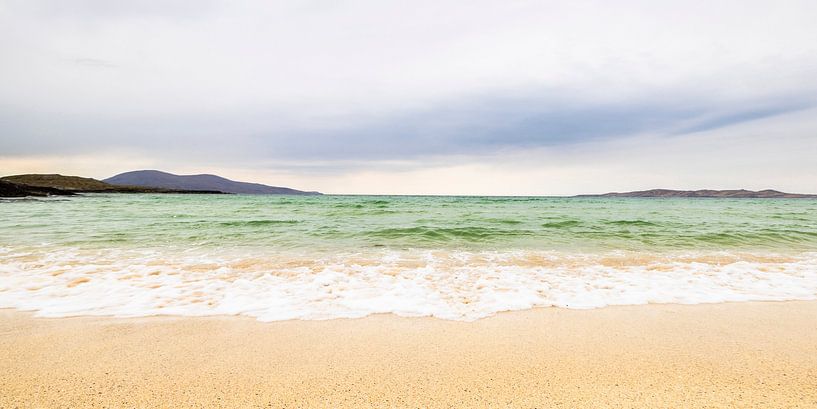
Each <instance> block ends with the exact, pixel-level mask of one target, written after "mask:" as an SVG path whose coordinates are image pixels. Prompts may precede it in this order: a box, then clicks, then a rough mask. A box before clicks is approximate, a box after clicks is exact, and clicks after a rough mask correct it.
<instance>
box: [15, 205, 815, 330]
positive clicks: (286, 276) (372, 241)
mask: <svg viewBox="0 0 817 409" xmlns="http://www.w3.org/2000/svg"><path fill="white" fill-rule="evenodd" d="M815 298H817V200H810V199H645V198H641V199H638V198H548V197H429V196H245V195H127V194H118V195H102V194H99V195H86V196H83V197H71V198H48V199H11V200H5V201H2V202H0V308H2V307H13V308H18V309H23V310H32V311H36V312H37V314H39V315H42V316H66V315H116V316H144V315H156V314H178V315H215V314H241V315H249V316H253V317H257V318H259V319H261V320H281V319H293V318H296V319H326V318H342V317H359V316H365V315H368V314H371V313H383V312H386V313H395V314H399V315H405V316H436V317H440V318H446V319H456V320H473V319H478V318H481V317H485V316H489V315H492V314H495V313H497V312H500V311H506V310H517V309H525V308H533V307H545V306H556V307H566V308H594V307H603V306H607V305H619V304H643V303H702V302H724V301H743V300H789V299H815Z"/></svg>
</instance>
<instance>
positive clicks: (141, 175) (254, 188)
mask: <svg viewBox="0 0 817 409" xmlns="http://www.w3.org/2000/svg"><path fill="white" fill-rule="evenodd" d="M104 182H107V183H111V184H117V185H130V186H143V187H153V188H164V189H185V190H193V191H199V190H217V191H220V192H225V193H236V194H252V195H319V194H320V193H318V192H305V191H301V190H295V189H290V188H287V187H278V186H267V185H262V184H260V183H247V182H237V181H234V180H230V179H226V178H223V177H221V176H216V175H207V174H204V175H174V174H172V173H167V172H161V171H158V170H137V171H133V172H126V173H122V174H119V175H116V176H113V177H110V178H108V179H105V180H104Z"/></svg>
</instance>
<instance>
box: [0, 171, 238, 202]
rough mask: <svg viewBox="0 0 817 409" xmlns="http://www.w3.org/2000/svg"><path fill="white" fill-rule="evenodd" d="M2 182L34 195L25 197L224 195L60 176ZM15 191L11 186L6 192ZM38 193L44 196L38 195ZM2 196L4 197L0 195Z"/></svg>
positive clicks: (32, 176) (16, 177) (31, 176)
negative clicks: (87, 194) (77, 194)
mask: <svg viewBox="0 0 817 409" xmlns="http://www.w3.org/2000/svg"><path fill="white" fill-rule="evenodd" d="M0 181H3V182H6V183H13V184H14V185H16V189H17V191H29V192H31V193H32V194H30V195H23V196H45V195H52V194H53V195H58V194H73V193H222V192H220V191H200V190H195V191H193V190H183V189H162V188H152V187H144V186H122V185H113V184H110V183H105V182H102V181H99V180H96V179H91V178H84V177H80V176H65V175H58V174H27V175H13V176H5V177H2V178H0ZM4 191H7V192H9V195H5V196H6V197H10V195H11V193H12V192H13V191H14V190H13V189H12V187H11V186H8V187H7V189H6V190H4ZM38 192H40V193H43V194H37V193H38ZM0 196H3V194H2V193H0Z"/></svg>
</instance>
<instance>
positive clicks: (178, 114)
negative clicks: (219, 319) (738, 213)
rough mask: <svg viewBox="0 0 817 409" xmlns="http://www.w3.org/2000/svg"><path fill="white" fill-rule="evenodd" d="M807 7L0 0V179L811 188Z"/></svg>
mask: <svg viewBox="0 0 817 409" xmlns="http://www.w3.org/2000/svg"><path fill="white" fill-rule="evenodd" d="M815 22H817V1H814V0H807V1H785V0H778V1H751V0H748V1H747V0H744V1H718V0H709V1H673V2H670V1H618V2H610V1H559V2H556V1H530V2H528V1H473V0H469V1H439V0H436V1H410V2H390V1H379V0H378V1H352V2H344V1H281V2H273V1H208V0H195V1H178V0H162V1H135V0H131V1H118V0H71V1H65V0H52V1H38V0H20V1H9V0H0V174H12V173H24V172H41V173H44V172H47V173H63V174H78V175H83V176H90V177H96V178H105V177H109V176H112V175H114V174H116V173H120V172H124V171H129V170H135V169H161V170H165V171H170V172H174V173H217V174H221V175H223V176H227V177H230V178H233V179H239V180H249V181H257V182H262V183H268V184H273V185H283V186H290V187H294V188H300V189H308V190H320V191H323V192H328V193H401V194H574V193H588V192H603V191H622V190H635V189H645V188H653V187H666V188H679V189H691V188H751V189H762V188H776V189H780V190H787V191H796V192H817V23H815Z"/></svg>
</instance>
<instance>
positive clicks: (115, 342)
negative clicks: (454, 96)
mask: <svg viewBox="0 0 817 409" xmlns="http://www.w3.org/2000/svg"><path fill="white" fill-rule="evenodd" d="M814 379H817V301H786V302H743V303H724V304H698V305H672V304H656V305H643V306H619V307H605V308H600V309H594V310H569V309H561V308H539V309H533V310H525V311H516V312H506V313H501V314H498V315H496V316H494V317H489V318H484V319H481V320H478V321H475V322H457V321H445V320H439V319H434V318H401V317H397V316H394V315H373V316H369V317H366V318H360V319H337V320H328V321H279V322H268V323H264V322H258V321H255V320H253V319H251V318H246V317H234V316H218V317H201V318H196V317H148V318H107V317H76V318H35V317H33V316H32V314H31V313H26V312H19V311H15V310H9V309H3V310H0V390H3V391H4V393H2V394H0V407H57V406H60V407H63V406H70V407H78V406H82V407H86V406H105V407H121V406H131V407H148V406H150V407H153V406H167V407H172V406H216V407H247V406H252V407H259V406H272V407H304V406H309V407H370V406H375V407H395V406H396V407H404V406H411V407H452V406H459V407H463V406H465V407H480V406H493V407H496V406H500V407H506V406H513V407H582V406H594V407H735V406H751V407H814V406H817V387H815V382H814Z"/></svg>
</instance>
